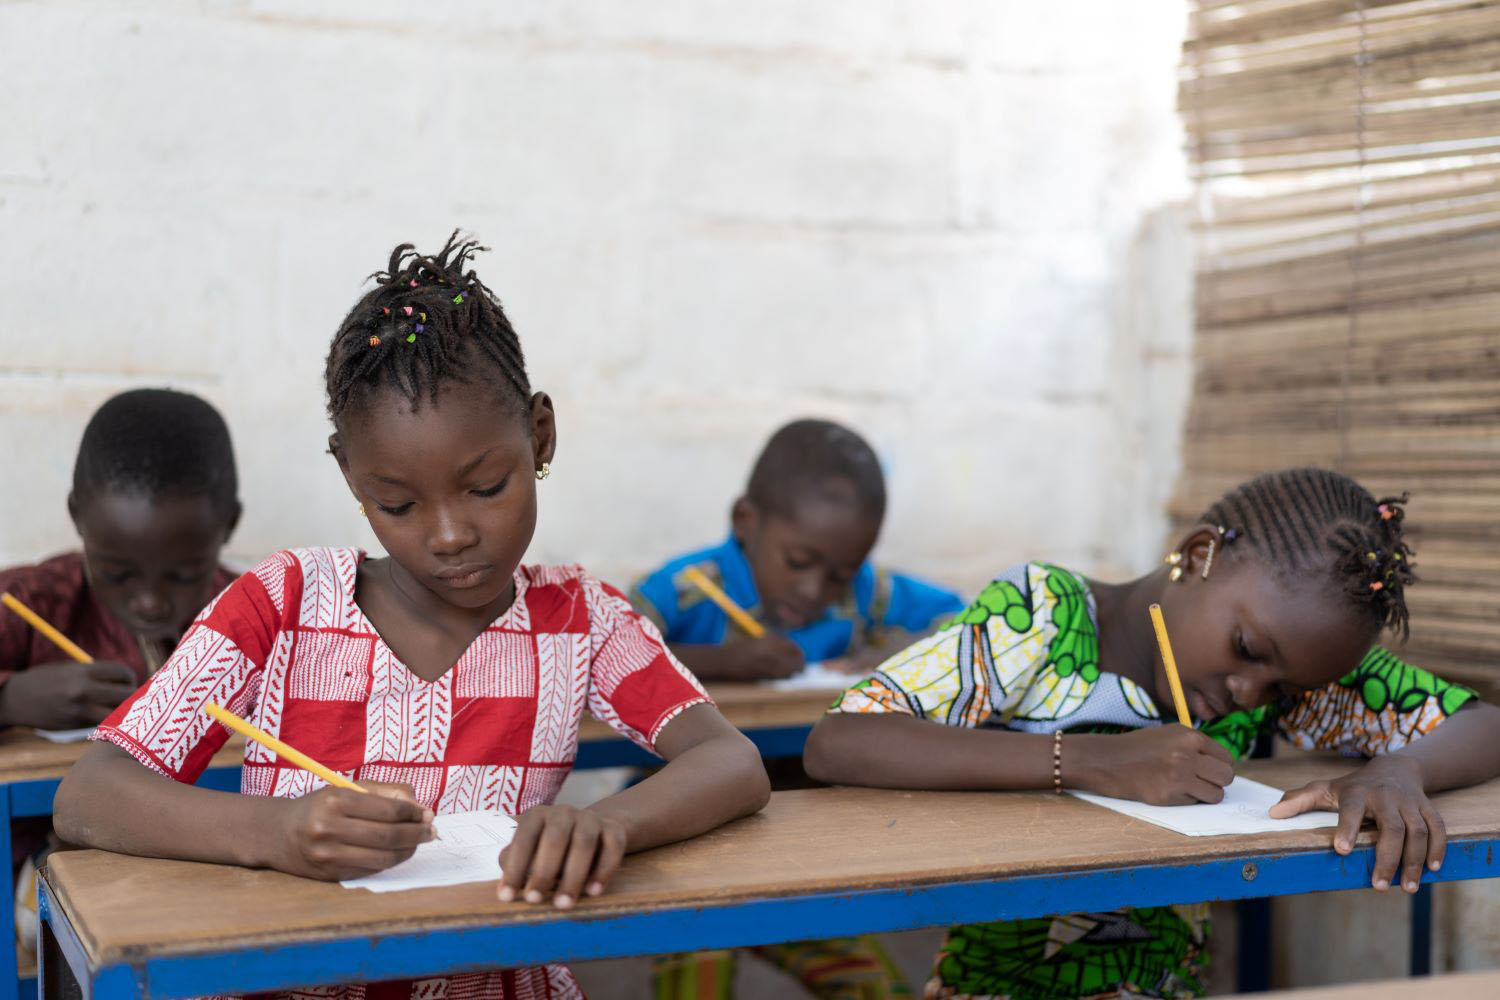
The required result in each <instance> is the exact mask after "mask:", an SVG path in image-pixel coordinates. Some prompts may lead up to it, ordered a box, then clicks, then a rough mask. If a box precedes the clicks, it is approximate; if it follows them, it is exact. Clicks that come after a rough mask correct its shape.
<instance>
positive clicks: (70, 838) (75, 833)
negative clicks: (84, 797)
mask: <svg viewBox="0 0 1500 1000" xmlns="http://www.w3.org/2000/svg"><path fill="white" fill-rule="evenodd" d="M78 785H79V779H78V777H77V768H74V770H72V771H69V772H68V773H67V774H66V775H64V776H63V780H62V784H60V785H58V787H57V795H56V796H55V797H54V798H53V800H52V829H53V830H55V831H56V832H57V835H58V836H59V837H61V838H62V840H63V842H64V843H68V844H78V845H80V846H88V837H87V826H86V824H85V822H84V819H83V816H82V809H81V808H80V802H81V797H80V794H79V790H78Z"/></svg>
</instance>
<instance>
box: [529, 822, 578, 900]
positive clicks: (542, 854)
mask: <svg viewBox="0 0 1500 1000" xmlns="http://www.w3.org/2000/svg"><path fill="white" fill-rule="evenodd" d="M573 826H574V817H573V815H572V811H571V810H556V811H549V813H548V814H547V818H546V822H545V823H544V824H543V825H542V832H541V835H540V836H539V837H538V838H537V844H536V850H535V851H534V852H533V853H532V855H531V867H530V870H529V871H528V872H527V873H526V891H525V897H526V902H528V903H540V902H542V901H543V900H545V899H546V898H547V897H548V896H550V895H552V890H553V888H554V887H555V886H556V885H557V876H558V874H559V873H560V872H561V871H562V866H563V862H564V861H565V860H566V859H567V856H568V848H569V846H570V845H571V844H572V842H573Z"/></svg>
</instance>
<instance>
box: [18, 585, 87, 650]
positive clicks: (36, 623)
mask: <svg viewBox="0 0 1500 1000" xmlns="http://www.w3.org/2000/svg"><path fill="white" fill-rule="evenodd" d="M0 604H4V605H5V606H6V607H7V608H10V609H11V610H12V611H14V612H15V613H16V614H18V615H20V616H21V617H22V618H24V619H26V621H27V622H28V623H29V624H30V625H31V627H32V628H34V629H36V630H37V631H38V632H40V633H42V635H44V636H46V637H47V638H48V639H51V640H52V642H53V644H54V645H56V646H57V648H58V649H60V650H62V651H63V652H64V653H67V654H68V655H69V656H71V657H72V658H73V659H75V660H77V661H78V662H79V663H93V662H94V658H93V657H92V656H90V655H89V654H87V653H85V652H84V651H83V650H81V649H79V648H78V647H77V645H75V644H74V642H73V640H72V639H69V638H68V637H67V636H65V635H63V634H62V633H61V632H59V631H58V630H57V629H55V628H53V627H52V626H51V625H50V624H49V623H48V622H47V619H45V618H43V617H42V616H41V615H39V614H37V613H36V612H35V611H32V610H31V609H30V608H28V607H27V606H26V605H24V604H22V603H21V602H20V601H18V600H16V599H15V598H14V597H12V596H11V595H10V594H0Z"/></svg>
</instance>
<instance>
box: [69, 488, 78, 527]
mask: <svg viewBox="0 0 1500 1000" xmlns="http://www.w3.org/2000/svg"><path fill="white" fill-rule="evenodd" d="M78 509H79V504H78V496H77V494H75V493H74V492H73V491H72V490H69V491H68V517H69V518H71V519H72V521H73V527H74V528H77V527H78Z"/></svg>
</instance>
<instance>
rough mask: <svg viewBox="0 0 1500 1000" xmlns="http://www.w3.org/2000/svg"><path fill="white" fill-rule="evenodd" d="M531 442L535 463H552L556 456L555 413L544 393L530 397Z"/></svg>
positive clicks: (550, 400) (550, 401)
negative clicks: (534, 453)
mask: <svg viewBox="0 0 1500 1000" xmlns="http://www.w3.org/2000/svg"><path fill="white" fill-rule="evenodd" d="M531 440H532V441H533V442H535V446H536V463H537V465H538V466H540V465H541V464H542V463H543V462H550V461H552V457H553V456H554V455H556V454H557V411H556V409H554V408H553V406H552V399H551V397H550V396H548V395H547V394H546V393H545V392H539V393H536V394H535V395H533V396H532V397H531Z"/></svg>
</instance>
